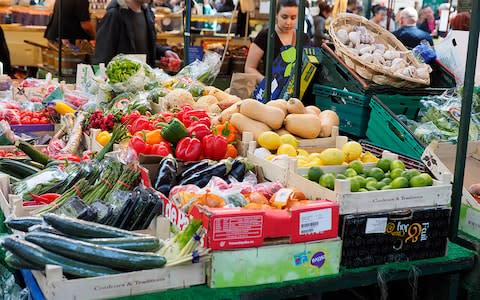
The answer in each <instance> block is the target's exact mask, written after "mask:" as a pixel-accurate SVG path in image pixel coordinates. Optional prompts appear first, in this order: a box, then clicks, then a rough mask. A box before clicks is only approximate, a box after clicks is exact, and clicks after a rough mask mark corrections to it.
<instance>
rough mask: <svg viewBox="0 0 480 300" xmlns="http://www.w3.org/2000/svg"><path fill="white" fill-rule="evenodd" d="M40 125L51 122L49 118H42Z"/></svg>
mask: <svg viewBox="0 0 480 300" xmlns="http://www.w3.org/2000/svg"><path fill="white" fill-rule="evenodd" d="M39 123H40V124H50V121H49V120H48V119H47V118H45V117H42V118H41V119H40V122H39Z"/></svg>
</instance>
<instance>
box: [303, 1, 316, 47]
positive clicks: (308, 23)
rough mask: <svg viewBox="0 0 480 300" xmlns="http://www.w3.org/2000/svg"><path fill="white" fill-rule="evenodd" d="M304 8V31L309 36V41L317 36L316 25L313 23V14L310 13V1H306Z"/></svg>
mask: <svg viewBox="0 0 480 300" xmlns="http://www.w3.org/2000/svg"><path fill="white" fill-rule="evenodd" d="M303 3H304V7H305V25H304V30H305V34H306V35H307V36H308V39H310V40H311V39H312V38H313V36H314V34H315V25H314V21H313V16H312V13H311V12H310V3H309V2H308V0H304V1H303Z"/></svg>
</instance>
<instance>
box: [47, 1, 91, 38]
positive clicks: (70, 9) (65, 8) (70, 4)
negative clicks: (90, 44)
mask: <svg viewBox="0 0 480 300" xmlns="http://www.w3.org/2000/svg"><path fill="white" fill-rule="evenodd" d="M59 10H60V0H58V1H55V6H54V8H53V15H52V16H51V17H50V21H49V22H48V25H47V29H46V30H45V34H44V37H45V38H46V39H47V40H49V41H51V42H57V41H58V38H59V32H58V27H59V23H60V22H61V25H62V36H61V37H60V38H61V39H62V40H63V43H64V44H66V45H69V44H73V45H75V41H76V40H95V31H94V29H93V25H92V22H91V21H90V12H89V2H88V0H69V1H65V0H62V11H61V13H60V11H59ZM60 15H61V16H60ZM60 17H61V20H60Z"/></svg>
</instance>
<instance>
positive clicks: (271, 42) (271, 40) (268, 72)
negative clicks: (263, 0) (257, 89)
mask: <svg viewBox="0 0 480 300" xmlns="http://www.w3.org/2000/svg"><path fill="white" fill-rule="evenodd" d="M276 6H277V1H276V0H271V1H270V18H269V21H268V41H267V61H266V62H265V64H266V68H265V94H264V95H265V100H266V101H267V102H268V101H270V98H271V97H272V65H273V49H274V47H275V16H276V15H277V14H276Z"/></svg>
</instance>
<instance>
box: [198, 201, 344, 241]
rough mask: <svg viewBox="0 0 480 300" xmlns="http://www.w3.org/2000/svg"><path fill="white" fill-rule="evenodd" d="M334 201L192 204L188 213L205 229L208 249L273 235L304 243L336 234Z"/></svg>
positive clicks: (267, 239) (336, 216) (266, 239)
mask: <svg viewBox="0 0 480 300" xmlns="http://www.w3.org/2000/svg"><path fill="white" fill-rule="evenodd" d="M338 211H339V207H338V205H337V204H336V203H334V202H331V201H326V200H318V201H315V202H314V203H311V204H308V205H302V206H297V207H293V208H291V209H290V210H289V211H286V210H276V209H270V210H249V209H242V208H209V207H204V206H195V207H194V208H193V209H192V211H191V215H192V216H193V217H194V218H196V219H201V220H202V222H203V226H204V227H205V228H206V229H207V236H206V238H205V241H204V243H205V247H206V248H210V249H212V250H224V249H236V248H249V247H258V246H262V245H264V244H265V243H266V242H268V241H272V240H274V239H279V240H281V241H280V242H282V243H291V244H294V243H304V242H310V241H317V240H323V239H331V238H336V237H337V236H338Z"/></svg>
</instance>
